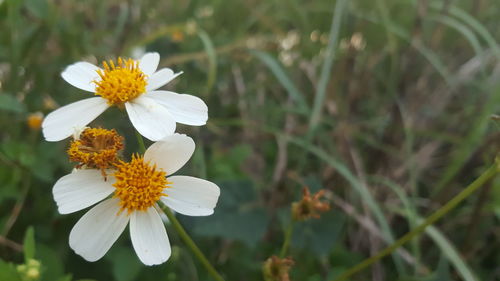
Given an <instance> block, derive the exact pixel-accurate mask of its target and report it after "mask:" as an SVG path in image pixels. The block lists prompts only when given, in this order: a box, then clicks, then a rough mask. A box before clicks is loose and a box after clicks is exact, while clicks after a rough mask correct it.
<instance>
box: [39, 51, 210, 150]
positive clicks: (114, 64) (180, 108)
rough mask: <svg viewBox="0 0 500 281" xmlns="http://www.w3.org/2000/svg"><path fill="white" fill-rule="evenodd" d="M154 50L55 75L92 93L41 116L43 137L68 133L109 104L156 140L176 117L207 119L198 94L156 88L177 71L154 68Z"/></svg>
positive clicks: (189, 121)
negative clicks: (121, 110) (125, 113)
mask: <svg viewBox="0 0 500 281" xmlns="http://www.w3.org/2000/svg"><path fill="white" fill-rule="evenodd" d="M159 62H160V55H159V54H158V53H147V54H145V55H144V56H143V57H142V58H141V59H140V60H137V61H136V60H132V59H122V58H118V60H117V61H107V62H103V68H100V67H97V66H95V65H93V64H91V63H88V62H77V63H75V64H72V65H70V66H68V67H67V68H66V69H65V70H64V71H63V72H62V74H61V76H62V78H63V79H64V80H66V82H68V83H69V84H71V85H73V86H75V87H77V88H79V89H81V90H84V91H87V92H92V93H94V94H95V95H96V97H92V98H87V99H83V100H80V101H77V102H74V103H71V104H68V105H66V106H63V107H61V108H59V109H57V110H55V111H53V112H52V113H50V114H49V115H47V117H46V118H45V120H44V121H43V123H42V128H43V134H44V136H45V139H46V140H48V141H59V140H62V139H65V138H67V137H69V136H70V135H71V134H72V133H73V131H74V130H75V128H82V127H85V126H86V125H87V124H89V123H90V122H92V121H93V120H94V119H95V118H97V116H99V115H100V114H101V113H103V112H104V111H105V110H106V109H107V108H108V107H110V106H118V107H120V108H125V110H126V111H127V113H128V116H129V119H130V121H131V122H132V125H134V127H135V128H136V130H137V131H138V132H139V133H141V135H143V136H144V137H146V138H148V139H150V140H152V141H158V140H161V139H162V138H164V137H165V136H167V135H172V134H173V133H174V131H175V127H176V122H178V123H182V124H187V125H193V126H201V125H205V123H206V121H207V119H208V113H207V112H208V108H207V106H206V104H205V103H204V102H203V101H202V100H201V99H200V98H198V97H195V96H192V95H186V94H177V93H174V92H169V91H159V90H157V89H159V88H160V87H162V86H164V85H165V84H167V83H168V82H170V81H172V80H173V79H174V78H176V77H177V76H179V75H180V74H182V72H179V73H174V72H173V71H172V70H171V69H169V68H162V69H160V70H158V71H156V69H157V67H158V64H159Z"/></svg>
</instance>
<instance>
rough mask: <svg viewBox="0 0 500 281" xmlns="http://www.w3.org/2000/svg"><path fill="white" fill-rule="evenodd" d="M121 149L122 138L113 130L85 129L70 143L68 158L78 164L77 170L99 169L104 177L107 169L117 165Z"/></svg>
mask: <svg viewBox="0 0 500 281" xmlns="http://www.w3.org/2000/svg"><path fill="white" fill-rule="evenodd" d="M123 147H124V145H123V137H122V136H120V135H119V134H118V133H117V132H116V131H115V130H114V129H113V130H106V129H102V128H85V129H84V130H83V131H82V132H80V133H79V134H78V136H75V139H74V140H73V141H71V143H70V145H69V148H68V156H69V160H70V161H72V162H78V165H77V166H76V167H77V168H82V167H85V168H91V169H99V170H101V172H102V174H103V175H106V172H105V171H106V170H107V169H110V168H114V167H115V166H116V165H118V163H119V159H120V158H119V153H120V151H121V150H122V149H123Z"/></svg>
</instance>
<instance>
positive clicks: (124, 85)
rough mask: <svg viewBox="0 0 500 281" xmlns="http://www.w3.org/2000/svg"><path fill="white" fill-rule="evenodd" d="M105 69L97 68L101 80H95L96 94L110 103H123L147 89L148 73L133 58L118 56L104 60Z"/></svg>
mask: <svg viewBox="0 0 500 281" xmlns="http://www.w3.org/2000/svg"><path fill="white" fill-rule="evenodd" d="M102 65H103V67H104V70H102V69H99V70H97V74H99V76H100V77H101V80H94V81H93V82H94V83H95V84H96V85H97V87H96V90H95V94H96V95H98V96H101V97H103V98H105V99H107V100H108V104H109V105H123V104H124V103H125V102H128V101H130V100H133V99H135V98H137V97H138V96H140V95H142V94H143V93H144V92H145V91H146V85H147V82H146V78H147V76H146V74H144V73H143V72H142V71H141V69H140V68H139V63H138V62H137V61H134V60H132V59H128V60H124V59H122V58H118V61H117V63H116V64H115V63H114V62H113V61H112V60H110V61H109V63H108V62H106V61H103V62H102Z"/></svg>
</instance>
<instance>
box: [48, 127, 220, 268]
mask: <svg viewBox="0 0 500 281" xmlns="http://www.w3.org/2000/svg"><path fill="white" fill-rule="evenodd" d="M194 148H195V144H194V141H193V140H192V139H191V138H190V137H188V136H186V135H180V134H174V135H170V136H167V137H166V138H165V139H164V140H162V141H160V142H156V143H154V144H153V145H151V146H150V147H149V148H148V149H147V150H146V153H145V154H144V156H143V157H142V156H138V155H135V156H133V158H132V160H131V161H130V162H121V163H120V164H119V165H117V170H116V171H115V173H114V174H111V173H110V175H109V176H108V177H107V180H105V179H104V178H103V176H102V175H101V172H100V171H99V170H93V169H83V170H76V171H75V172H73V173H71V174H69V175H66V176H64V177H62V178H60V179H59V180H58V181H57V182H56V184H55V185H54V188H53V194H54V199H55V201H56V203H57V206H58V210H59V212H60V213H61V214H68V213H73V212H76V211H79V210H82V209H84V208H87V207H89V206H92V205H94V204H95V203H97V202H99V201H101V200H104V201H102V202H100V203H99V204H97V205H96V206H94V207H93V208H92V209H90V210H89V211H88V212H87V213H86V214H85V215H84V216H83V217H82V218H81V219H80V220H79V221H78V222H77V223H76V225H75V226H74V227H73V229H72V230H71V233H70V235H69V245H70V247H71V248H72V249H73V250H74V251H75V252H76V253H77V254H79V255H81V256H82V257H83V258H84V259H86V260H87V261H96V260H98V259H100V258H102V257H103V256H104V254H106V252H107V251H108V250H109V249H110V248H111V246H112V245H113V243H114V242H115V241H116V240H117V239H118V237H119V236H120V234H121V233H122V232H123V230H124V229H125V227H126V226H127V224H128V223H129V222H130V237H131V239H132V245H133V247H134V249H135V252H136V253H137V256H138V257H139V259H140V260H141V261H142V262H143V263H144V264H146V265H155V264H160V263H163V262H165V261H166V260H167V259H168V258H169V257H170V253H171V249H170V243H169V241H168V237H167V232H166V231H165V227H164V225H163V223H162V220H161V217H160V214H159V211H158V210H159V207H158V205H157V202H158V201H159V200H160V201H161V202H163V203H164V204H165V205H167V206H168V207H170V208H171V209H172V210H174V211H176V212H177V213H180V214H184V215H188V216H208V215H211V214H212V213H213V212H214V208H215V205H216V203H217V200H218V198H219V194H220V190H219V187H218V186H217V185H215V184H214V183H212V182H209V181H206V180H203V179H199V178H194V177H189V176H170V175H171V174H173V173H175V172H176V171H177V170H179V169H180V168H181V167H182V166H183V165H184V164H185V163H186V162H187V161H188V160H189V158H190V157H191V155H192V154H193V152H194ZM167 175H168V177H167ZM110 195H112V196H110ZM108 197H109V198H108ZM106 198H107V199H106Z"/></svg>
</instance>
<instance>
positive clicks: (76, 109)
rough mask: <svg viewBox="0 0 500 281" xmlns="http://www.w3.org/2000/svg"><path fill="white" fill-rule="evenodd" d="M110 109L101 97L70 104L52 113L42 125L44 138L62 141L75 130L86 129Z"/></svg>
mask: <svg viewBox="0 0 500 281" xmlns="http://www.w3.org/2000/svg"><path fill="white" fill-rule="evenodd" d="M108 107H109V105H108V104H107V103H106V100H105V99H103V98H101V97H94V98H89V99H84V100H81V101H77V102H74V103H70V104H68V105H65V106H63V107H61V108H58V109H56V110H54V111H52V112H51V113H50V114H49V115H47V117H45V119H44V120H43V123H42V128H43V136H44V137H45V139H46V140H47V141H60V140H62V139H65V138H67V137H69V136H71V135H72V134H73V133H74V132H75V130H79V129H81V128H82V127H85V126H86V125H87V124H89V123H90V122H92V120H94V119H96V118H97V116H99V115H100V114H101V113H103V112H104V110H106V109H107V108H108Z"/></svg>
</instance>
